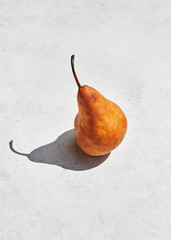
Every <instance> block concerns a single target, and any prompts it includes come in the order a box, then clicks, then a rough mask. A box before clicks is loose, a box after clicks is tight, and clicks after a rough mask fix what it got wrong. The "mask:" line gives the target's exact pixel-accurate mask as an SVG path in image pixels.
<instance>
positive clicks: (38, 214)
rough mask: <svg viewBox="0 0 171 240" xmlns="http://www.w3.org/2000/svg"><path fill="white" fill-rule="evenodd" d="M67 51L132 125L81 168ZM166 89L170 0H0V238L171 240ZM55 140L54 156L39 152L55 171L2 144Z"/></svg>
mask: <svg viewBox="0 0 171 240" xmlns="http://www.w3.org/2000/svg"><path fill="white" fill-rule="evenodd" d="M73 53H74V54H75V55H76V59H75V65H76V69H77V74H78V77H79V79H80V82H81V84H87V85H90V86H92V87H95V88H96V89H97V90H99V91H100V92H101V93H102V94H103V95H104V96H105V97H107V98H109V99H111V100H113V101H114V102H116V103H117V104H118V105H119V106H120V107H121V108H122V109H123V110H124V112H125V113H126V115H127V118H128V132H127V135H126V138H125V139H124V141H123V143H122V144H121V145H120V146H119V147H118V148H117V149H116V150H115V151H113V152H112V153H111V154H110V156H109V157H108V158H107V160H106V161H104V162H103V163H102V164H100V165H99V166H97V167H95V168H92V169H89V170H85V169H84V171H75V170H81V169H82V170H83V168H84V167H85V168H86V167H87V169H88V168H90V166H86V163H85V160H86V158H85V156H83V154H82V153H80V152H79V150H78V149H77V147H76V145H75V143H74V142H73V141H74V140H73V135H72V133H73V132H72V131H69V130H70V129H72V128H73V121H74V117H75V115H76V113H77V102H76V94H77V87H76V84H75V82H74V78H73V76H72V72H71V68H70V56H71V54H73ZM170 87H171V2H170V1H169V0H163V1H159V0H114V1H112V0H110V1H109V0H104V1H102V0H99V1H90V0H83V1H78V0H76V1H69V0H68V1H66V0H65V1H61V0H57V1H56V0H48V1H46V0H36V1H34V0H28V1H26V0H25V1H24V0H21V1H20V0H0V90H1V94H0V126H1V128H0V142H1V160H0V240H11V239H12V240H20V239H21V240H23V239H24V240H30V239H34V240H47V239H48V240H56V239H58V240H71V239H73V240H76V239H81V240H88V239H89V240H96V239H98V240H104V239H105V240H113V239H116V240H137V239H138V240H153V239H154V240H170V239H171V142H170V141H171V140H170V133H171V128H170V123H171V111H170V103H171V89H170ZM67 131H69V133H66V132H67ZM62 134H63V135H62ZM60 135H62V136H61V137H60V138H58V137H59V136H60ZM57 138H58V140H57V143H58V147H57V149H58V153H55V152H54V146H55V145H54V144H52V145H50V149H52V152H53V154H54V155H53V154H52V152H51V151H49V152H48V151H45V153H44V152H41V153H40V152H39V151H38V153H39V154H38V155H39V156H40V157H42V158H43V159H41V160H42V161H44V162H48V161H49V163H50V164H45V163H40V162H38V163H35V162H33V161H30V160H29V159H27V158H26V157H24V156H19V155H15V154H14V153H13V152H11V151H10V150H9V147H8V142H9V141H10V140H11V139H13V140H14V146H15V148H16V149H18V150H19V151H23V152H26V153H29V152H31V151H32V150H34V149H36V148H38V147H40V146H42V145H46V144H48V143H50V142H53V141H55V139H57ZM71 140H72V141H71ZM70 141H71V142H72V143H71V142H70ZM61 148H62V150H61ZM34 153H35V152H34ZM77 153H78V154H77ZM48 154H50V157H49V159H50V160H49V159H46V157H47V156H49V155H48ZM53 156H57V157H59V159H58V161H59V162H58V163H57V164H56V165H55V162H53V159H52V157H53ZM79 158H80V159H81V160H80V161H83V165H84V166H83V168H82V167H78V168H77V167H74V166H75V165H74V164H75V163H74V161H75V160H74V159H76V164H79ZM63 160H64V167H66V168H72V167H73V168H74V169H73V170H68V169H66V168H62V167H60V166H58V165H62V161H63ZM101 160H102V161H103V160H104V159H101ZM101 160H100V161H101ZM70 161H72V163H73V165H72V164H71V165H72V166H71V165H70ZM88 161H90V160H89V159H88ZM80 166H82V165H80Z"/></svg>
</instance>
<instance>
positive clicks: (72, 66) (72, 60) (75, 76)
mask: <svg viewBox="0 0 171 240" xmlns="http://www.w3.org/2000/svg"><path fill="white" fill-rule="evenodd" d="M74 57H75V56H74V55H72V56H71V68H72V72H73V75H74V78H75V81H76V83H77V85H78V88H79V89H80V88H81V87H82V86H81V84H80V82H79V81H78V78H77V75H76V73H75V68H74Z"/></svg>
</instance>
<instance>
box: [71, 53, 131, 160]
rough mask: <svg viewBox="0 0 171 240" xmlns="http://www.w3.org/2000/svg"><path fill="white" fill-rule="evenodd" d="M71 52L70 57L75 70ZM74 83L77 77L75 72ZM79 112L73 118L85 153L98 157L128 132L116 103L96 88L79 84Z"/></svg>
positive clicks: (110, 149)
mask: <svg viewBox="0 0 171 240" xmlns="http://www.w3.org/2000/svg"><path fill="white" fill-rule="evenodd" d="M73 63H74V55H73V56H72V57H71V64H72V70H73V71H74V65H73ZM74 77H75V78H76V82H77V81H78V78H77V76H76V74H75V71H74ZM77 85H78V87H79V89H78V94H77V101H78V109H79V111H78V114H77V115H76V118H75V121H74V127H75V135H76V140H77V143H78V145H79V147H80V148H81V149H82V150H83V151H84V152H85V153H86V154H88V155H91V156H100V155H104V154H107V153H109V152H111V151H112V150H114V149H115V148H116V147H117V146H118V145H119V144H120V143H121V142H122V140H123V138H124V136H125V134H126V131H127V119H126V116H125V114H124V113H123V111H122V110H121V109H120V108H119V106H118V105H117V104H115V103H114V102H112V101H110V100H109V99H107V98H105V97H104V96H103V95H102V94H101V93H99V92H98V91H97V90H96V89H94V88H92V87H89V86H87V85H83V86H81V85H80V83H79V84H78V83H77Z"/></svg>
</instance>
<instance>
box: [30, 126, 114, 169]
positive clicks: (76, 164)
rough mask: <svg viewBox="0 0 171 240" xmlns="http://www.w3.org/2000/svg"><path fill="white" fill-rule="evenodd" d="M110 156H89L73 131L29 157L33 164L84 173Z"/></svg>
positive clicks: (36, 150)
mask: <svg viewBox="0 0 171 240" xmlns="http://www.w3.org/2000/svg"><path fill="white" fill-rule="evenodd" d="M109 155H110V153H108V154H106V155H103V156H96V157H93V156H89V155H87V154H85V153H84V152H83V151H82V150H81V149H80V148H79V146H78V145H77V142H76V138H75V131H74V129H71V130H69V131H67V132H65V133H63V134H62V135H60V136H59V137H58V138H57V139H56V140H55V141H54V142H52V143H50V144H47V145H44V146H41V147H39V148H36V149H35V150H33V151H32V152H31V153H30V154H28V155H27V157H28V158H29V159H30V160H31V161H33V162H39V163H46V164H52V165H57V166H60V167H62V168H64V169H69V170H75V171H83V170H88V169H91V168H95V167H97V166H99V165H100V164H102V163H103V162H104V161H105V160H106V159H107V158H108V156H109Z"/></svg>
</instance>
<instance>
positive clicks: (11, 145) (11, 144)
mask: <svg viewBox="0 0 171 240" xmlns="http://www.w3.org/2000/svg"><path fill="white" fill-rule="evenodd" d="M9 147H10V149H11V151H13V152H15V153H17V154H20V155H23V156H26V157H28V156H29V154H26V153H20V152H17V151H16V150H15V149H14V148H13V140H11V142H9Z"/></svg>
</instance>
